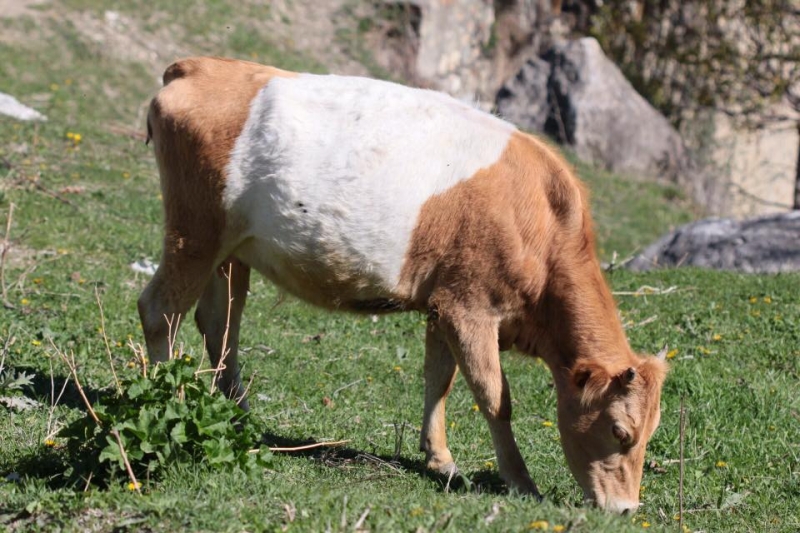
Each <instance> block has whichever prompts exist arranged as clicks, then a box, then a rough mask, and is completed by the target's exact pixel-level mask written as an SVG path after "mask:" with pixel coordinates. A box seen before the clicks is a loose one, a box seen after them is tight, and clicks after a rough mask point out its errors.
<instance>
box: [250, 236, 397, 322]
mask: <svg viewBox="0 0 800 533" xmlns="http://www.w3.org/2000/svg"><path fill="white" fill-rule="evenodd" d="M279 243H280V244H279ZM287 244H288V245H289V246H287ZM292 244H294V246H292ZM234 255H235V256H236V257H237V258H238V259H240V260H241V261H242V262H244V263H246V264H247V265H249V266H250V267H251V268H253V269H255V270H256V271H258V272H259V273H261V274H262V275H263V276H264V277H266V278H267V279H269V280H270V281H272V282H273V283H274V284H275V285H277V286H278V287H280V288H282V289H283V290H286V291H287V292H289V293H291V294H294V295H295V296H297V297H299V298H301V299H303V300H305V301H307V302H309V303H312V304H314V305H318V306H321V307H326V308H331V309H343V310H355V311H358V310H361V311H364V310H367V311H368V310H371V308H372V307H373V306H376V305H378V306H380V305H381V304H380V302H399V301H401V300H404V299H405V295H401V294H399V293H398V292H397V291H396V290H394V288H393V280H392V279H389V278H387V276H386V272H381V271H380V270H379V269H378V268H376V267H375V266H374V265H371V264H370V263H369V262H367V261H365V260H364V258H363V256H361V255H360V254H353V253H352V252H351V253H344V252H343V251H342V250H336V249H334V248H330V247H326V246H324V245H323V244H322V243H318V242H317V243H315V242H313V241H309V240H303V239H301V238H297V239H296V240H294V241H293V242H290V243H287V242H286V241H280V240H279V239H276V238H275V236H274V235H259V236H253V237H250V238H247V239H246V240H245V241H244V242H243V243H242V244H241V245H240V246H239V247H238V248H237V249H236V252H235V253H234ZM375 310H376V311H377V310H379V309H375Z"/></svg>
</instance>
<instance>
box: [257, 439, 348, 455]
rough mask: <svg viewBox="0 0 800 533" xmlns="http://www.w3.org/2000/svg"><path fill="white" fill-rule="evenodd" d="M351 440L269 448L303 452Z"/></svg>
mask: <svg viewBox="0 0 800 533" xmlns="http://www.w3.org/2000/svg"><path fill="white" fill-rule="evenodd" d="M348 442H350V441H349V440H336V441H328V442H315V443H313V444H304V445H303V446H292V447H288V448H287V447H280V446H278V447H274V448H267V449H268V450H269V451H271V452H302V451H303V450H313V449H314V448H324V447H328V446H341V445H342V444H347V443H348ZM260 451H261V448H255V449H252V450H249V453H258V452H260Z"/></svg>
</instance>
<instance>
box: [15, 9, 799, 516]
mask: <svg viewBox="0 0 800 533" xmlns="http://www.w3.org/2000/svg"><path fill="white" fill-rule="evenodd" d="M115 4H117V3H116V2H110V1H109V2H101V1H99V0H70V1H67V2H64V4H63V5H58V6H57V7H56V8H55V9H56V14H55V16H37V17H36V18H35V19H34V18H31V17H28V18H25V17H23V18H17V19H13V20H3V19H0V34H3V35H4V36H5V37H4V38H2V39H0V91H3V92H7V93H11V94H15V95H17V96H18V97H20V99H21V100H22V101H23V102H24V103H27V104H29V105H33V106H34V107H36V108H37V109H39V110H40V111H42V112H44V113H45V114H46V115H47V116H48V117H49V120H48V121H47V122H45V123H37V124H30V123H17V122H15V121H12V120H10V119H7V118H0V222H2V224H0V232H2V235H3V236H4V237H6V238H8V239H9V241H10V242H11V243H12V248H11V251H10V252H9V253H8V254H7V257H6V261H5V264H4V268H3V273H4V278H3V279H4V281H3V287H2V288H3V297H4V298H5V299H6V300H7V304H8V305H7V306H5V307H4V308H2V309H0V349H3V346H6V348H7V350H4V353H3V357H4V361H5V367H6V372H14V373H18V372H26V373H28V374H32V375H33V376H34V377H33V380H32V381H33V383H32V385H30V386H27V387H26V388H25V390H24V393H25V396H27V397H29V398H33V399H36V400H38V401H39V402H41V405H40V406H39V407H36V408H33V409H28V410H24V411H15V410H9V409H6V408H4V407H2V406H0V475H2V477H3V479H5V480H6V481H2V480H0V529H8V530H11V531H23V530H25V531H29V530H42V531H56V530H58V531H86V530H94V531H125V530H146V531H147V530H154V531H175V530H182V529H185V530H205V531H262V530H273V531H278V530H281V531H283V530H297V531H322V530H331V531H352V530H358V529H360V530H372V531H439V530H445V529H447V530H450V531H469V530H474V529H489V530H498V531H522V530H527V529H533V530H549V531H567V530H568V531H587V532H588V531H642V530H643V529H649V530H664V531H667V530H669V531H676V530H678V520H677V519H676V516H677V514H678V511H679V505H680V499H679V492H678V480H679V462H678V458H679V447H680V437H679V406H680V402H681V398H683V399H684V402H685V409H686V414H687V421H686V431H685V438H684V447H685V461H684V470H685V487H684V494H683V506H684V517H683V518H684V525H685V526H686V529H687V530H691V531H758V532H760V531H787V532H789V531H798V530H800V458H799V456H800V397H799V396H798V390H800V387H799V386H800V376H799V374H800V342H798V341H800V339H799V338H798V337H800V291H798V290H797V287H798V285H800V276H796V275H788V276H771V277H767V276H742V275H736V274H726V273H714V272H703V271H696V270H680V271H670V272H656V273H650V274H638V275H634V274H631V273H628V272H624V271H618V270H616V271H613V272H612V274H610V276H609V280H610V282H611V284H612V286H613V289H614V290H615V291H616V292H617V298H618V301H619V305H620V310H621V313H622V316H623V318H624V320H625V323H626V325H627V327H628V332H629V336H630V340H631V344H632V345H633V347H634V348H635V349H637V350H640V351H647V352H654V351H656V350H658V349H659V348H660V347H661V346H662V345H664V344H665V343H668V344H669V346H670V347H671V348H672V351H671V352H670V361H671V365H672V371H671V373H670V376H669V378H668V381H667V383H666V385H665V391H664V397H663V404H662V409H663V416H662V424H661V428H660V429H659V431H658V432H657V433H656V435H655V437H654V438H653V440H652V441H651V444H650V446H649V449H648V455H647V463H648V466H647V468H646V469H645V475H644V479H643V492H642V498H643V503H644V505H643V506H642V508H641V510H640V512H639V513H637V514H636V515H635V516H633V517H616V516H610V515H607V514H604V513H601V512H598V511H596V510H593V509H587V508H584V507H582V506H581V501H580V499H581V495H580V491H579V489H578V487H577V484H576V483H575V481H574V480H573V479H572V477H571V475H570V473H569V471H568V469H567V467H566V463H565V460H564V457H563V453H562V451H561V448H560V444H559V440H558V432H557V429H556V428H555V426H554V425H552V422H553V421H554V417H555V397H554V391H553V388H552V383H551V379H550V376H549V373H548V372H547V370H546V368H545V367H544V366H543V365H542V364H540V363H539V362H538V361H536V360H532V359H528V358H523V357H521V356H518V355H514V354H511V355H507V356H505V360H504V361H505V362H504V365H505V368H506V372H507V374H508V376H509V380H510V382H511V386H512V395H513V398H514V404H515V405H514V409H515V427H516V431H517V437H518V440H519V444H520V448H521V449H522V452H523V455H524V456H525V457H526V458H527V460H528V464H529V467H530V469H531V474H532V475H533V477H534V479H535V480H536V481H537V483H538V484H539V486H540V488H541V489H542V490H543V492H545V494H546V500H545V502H544V503H541V504H540V503H537V502H535V501H531V500H530V499H526V498H520V497H518V496H515V495H509V494H507V493H506V492H505V489H504V486H503V484H502V483H501V482H500V481H499V478H498V477H497V470H496V461H495V458H494V454H493V449H492V446H491V439H490V437H489V434H488V430H487V428H486V427H485V423H484V422H483V420H482V417H481V415H480V413H478V412H476V410H475V409H474V408H473V404H474V402H473V400H472V398H471V396H470V394H469V391H468V390H467V387H466V385H465V384H464V382H463V380H462V379H460V378H459V380H458V381H457V384H456V388H455V390H454V392H453V394H452V395H451V397H450V400H449V402H448V423H449V428H450V429H449V438H450V445H451V449H452V451H453V454H454V456H455V457H456V461H457V462H458V463H459V465H460V468H461V469H462V470H463V471H464V472H465V473H466V475H467V477H468V478H470V479H471V480H472V482H473V485H472V487H471V488H461V489H459V490H454V491H449V492H448V491H445V490H444V487H443V484H442V483H441V482H440V481H439V480H437V479H433V478H431V477H428V476H426V475H425V473H424V471H423V464H422V461H421V454H420V453H419V452H418V451H417V439H418V435H419V424H420V418H421V412H422V391H423V383H422V378H421V375H422V368H421V367H422V337H423V331H424V317H422V316H419V315H414V314H408V315H398V316H387V317H381V318H378V319H376V320H373V319H372V318H370V317H353V316H348V315H340V314H326V313H323V312H320V311H318V310H316V309H313V308H310V307H308V306H307V305H304V304H302V303H300V302H297V301H294V300H292V299H287V300H286V301H283V300H282V299H281V298H280V297H279V295H278V294H277V293H276V291H275V290H274V289H273V288H272V287H271V286H269V285H268V284H266V283H265V282H263V281H262V280H260V279H258V278H255V279H254V282H253V284H252V285H253V286H252V296H251V297H250V299H249V301H248V308H247V310H246V313H245V317H244V320H243V327H242V331H243V334H242V346H243V351H244V352H245V353H244V354H243V355H242V358H241V359H242V361H243V363H244V371H243V372H244V375H245V379H250V378H251V377H252V378H253V380H252V386H251V407H252V411H253V418H252V420H251V421H250V423H251V424H254V425H255V426H256V427H257V428H258V429H259V431H261V432H262V433H263V434H264V442H263V445H265V446H274V445H295V444H301V443H304V442H308V441H311V440H316V441H322V440H348V441H349V442H347V443H346V444H345V445H344V446H342V447H338V448H331V449H323V450H315V451H312V452H307V453H302V454H299V453H293V454H280V453H276V454H275V456H274V457H273V459H272V461H271V464H270V466H269V467H268V468H265V469H264V470H263V472H261V473H260V474H259V475H257V476H255V477H248V476H245V475H244V474H243V473H241V472H236V471H230V472H226V471H222V472H220V471H217V470H212V469H211V468H210V467H209V466H208V465H204V464H194V465H192V464H183V463H180V464H175V465H173V466H171V467H169V468H167V470H166V473H165V474H164V475H163V476H162V477H160V478H158V479H152V480H146V479H145V480H142V485H143V486H142V494H138V493H136V492H135V491H131V490H129V489H128V479H127V478H125V477H124V476H120V477H118V478H112V479H110V480H107V483H104V484H102V485H96V484H89V485H88V487H87V486H86V484H85V483H80V484H74V483H69V482H68V481H67V478H66V477H65V476H64V472H65V471H66V469H67V468H68V467H69V465H70V463H72V462H75V461H76V460H77V458H76V457H71V456H70V455H69V454H68V453H67V451H66V449H65V448H64V447H63V442H60V441H59V439H55V443H51V442H46V441H47V440H48V439H50V438H52V436H53V433H54V431H55V430H56V429H57V428H58V427H61V426H63V425H64V424H66V423H68V422H69V421H71V420H74V419H76V418H78V417H82V416H85V408H84V407H83V404H82V402H81V400H80V398H79V396H78V394H77V391H76V390H75V387H74V386H73V385H72V384H71V382H70V383H69V384H68V387H67V389H66V392H65V394H64V396H63V397H62V399H61V401H60V402H59V404H58V405H57V406H55V407H53V408H51V407H50V403H51V390H52V389H53V388H55V389H56V392H58V390H60V386H61V384H63V383H64V382H65V381H67V379H68V369H67V368H66V366H65V365H64V364H63V363H62V362H61V361H60V360H59V359H58V358H57V357H56V356H55V351H54V349H53V348H52V346H51V344H50V341H51V340H52V342H53V344H54V345H55V346H57V347H58V348H59V349H60V350H63V351H67V352H74V353H75V356H76V359H77V361H78V363H79V369H78V371H79V373H80V376H81V379H82V381H83V384H84V387H86V389H87V391H88V394H89V396H90V398H93V399H94V398H96V397H97V396H98V395H99V394H102V393H103V392H104V391H110V390H112V387H113V378H112V375H111V372H110V369H109V363H108V357H107V355H106V348H105V343H104V339H103V333H105V334H106V335H107V337H108V338H109V340H110V344H111V358H112V361H113V364H114V367H115V368H116V369H117V371H118V372H120V373H121V374H123V375H129V374H132V373H134V372H135V371H136V370H135V369H131V368H129V363H131V362H132V361H133V358H134V354H133V352H132V350H131V349H130V348H129V347H128V346H127V342H128V340H129V339H132V340H133V341H135V342H143V339H142V335H141V329H140V327H139V324H138V316H137V313H136V299H137V297H138V295H139V292H140V291H141V289H142V288H143V286H144V284H145V283H146V282H147V278H146V276H144V275H142V274H137V273H135V272H134V271H133V270H131V269H130V267H129V264H130V263H131V262H133V261H136V260H138V259H141V258H149V259H152V260H155V261H157V260H158V254H159V246H160V239H161V233H160V224H161V203H160V198H159V189H158V179H157V174H156V171H155V168H154V163H153V158H152V154H151V152H150V150H149V149H148V148H146V147H145V146H144V144H143V143H142V139H141V132H142V130H143V117H144V112H145V109H146V105H147V102H148V100H149V98H150V97H151V95H152V93H153V92H154V91H155V90H156V89H157V87H158V85H157V78H158V76H159V75H160V70H161V69H162V68H163V67H164V66H166V65H160V66H159V67H158V68H155V67H154V66H153V64H152V63H153V61H151V60H147V59H145V60H139V59H137V58H136V57H134V56H135V54H131V56H130V57H124V58H120V57H119V56H118V55H114V53H113V50H112V49H111V48H113V47H110V46H103V45H101V44H98V43H97V42H96V41H93V40H92V39H91V37H90V36H88V35H87V33H86V32H84V31H82V29H81V26H80V23H81V21H83V22H86V21H87V20H88V21H89V22H91V21H94V20H102V19H103V16H104V15H103V9H104V8H110V7H111V6H113V5H115ZM169 4H170V6H172V7H170V8H169V9H170V10H172V11H171V12H152V10H151V11H150V12H149V14H148V16H147V17H146V18H145V17H143V16H142V15H141V14H140V13H142V12H147V11H146V6H147V5H149V4H145V3H144V2H131V3H130V4H129V5H130V7H129V8H126V9H124V10H122V11H121V16H122V17H123V20H127V21H129V24H134V23H135V24H136V25H137V26H136V27H137V28H141V29H142V31H144V32H147V35H148V36H158V35H161V34H162V30H165V28H171V27H172V26H171V25H172V24H173V23H171V22H168V21H171V20H174V19H175V17H176V15H178V14H181V15H183V18H182V20H186V21H187V22H186V28H187V29H186V31H185V33H181V32H178V34H179V35H183V37H182V40H181V41H180V42H179V43H178V45H179V48H180V50H188V51H190V52H192V53H195V52H198V53H215V54H221V55H234V56H238V57H246V58H256V59H258V60H260V61H263V62H271V63H275V64H278V65H281V66H284V67H287V68H294V69H311V70H316V71H320V70H324V69H325V66H324V65H321V64H320V63H318V62H317V61H316V60H315V59H314V58H309V57H306V56H305V55H304V54H303V53H302V51H300V52H298V51H295V50H291V49H287V48H285V47H282V46H278V45H277V44H276V43H274V42H273V41H271V40H270V32H269V31H268V29H262V28H259V27H258V26H257V25H255V24H252V23H251V22H250V21H252V20H257V19H258V18H259V17H261V16H264V15H265V13H263V12H261V11H259V10H262V11H263V10H265V9H267V8H264V7H258V4H255V3H254V4H250V3H246V8H242V9H243V11H242V12H241V13H238V12H237V10H238V9H239V8H237V10H234V9H233V7H232V6H234V5H238V4H234V3H233V2H223V1H215V2H207V3H205V5H206V8H205V9H203V10H200V11H198V10H197V9H195V8H193V7H192V6H194V5H195V4H194V3H192V2H173V3H169ZM116 9H119V8H116ZM187 13H188V14H189V15H191V16H186V15H187ZM234 13H238V14H237V16H239V17H240V18H239V19H237V20H239V21H240V25H239V26H236V25H234V26H235V27H234V28H233V29H230V28H228V27H227V26H226V25H227V24H228V21H229V20H230V17H232V16H233V14H234ZM81 17H88V18H81ZM124 17H128V18H124ZM137 17H138V18H137ZM285 23H291V22H290V21H285ZM128 27H130V26H128ZM123 29H124V27H123ZM120 31H122V30H120ZM9 35H17V36H19V38H18V39H16V40H14V42H13V44H11V43H9V38H8V36H9ZM187 36H191V37H187ZM123 43H124V42H123ZM578 171H579V173H580V175H581V176H582V177H583V178H584V179H585V180H587V181H588V182H589V184H590V185H591V187H592V190H593V197H594V212H595V218H596V222H597V230H598V231H597V233H598V239H599V245H600V248H601V250H602V255H603V257H604V258H605V259H610V258H611V257H612V255H613V253H614V252H616V253H617V254H618V255H619V257H622V258H624V257H627V256H628V255H630V254H631V253H632V252H633V251H635V250H636V249H637V248H640V247H641V246H643V245H645V244H647V243H648V242H649V241H651V240H652V239H654V238H655V237H656V236H658V235H659V234H660V233H662V232H664V231H666V230H667V229H669V227H671V226H673V225H676V224H679V223H682V222H684V221H687V220H689V219H690V218H691V216H692V211H691V209H690V208H689V207H688V206H687V205H686V202H685V201H683V200H682V199H681V197H680V195H679V194H678V193H677V192H676V191H675V190H673V189H671V188H668V187H663V186H658V185H653V184H647V183H640V182H635V181H631V180H629V179H626V178H624V177H619V176H615V175H609V174H606V173H602V172H599V171H596V170H594V169H592V168H589V167H586V166H583V165H578ZM12 204H13V205H14V206H15V207H14V209H13V217H12V216H11V205H12ZM8 217H11V218H12V220H11V222H10V232H9V234H8V235H6V220H7V218H8ZM647 287H650V288H652V289H648V288H647ZM95 294H99V296H100V298H101V300H102V305H103V309H104V313H105V325H104V328H101V322H100V313H99V307H98V304H97V301H96V296H95ZM278 302H280V303H279V304H278V305H276V303H278ZM12 338H13V339H14V342H13V344H12V343H10V340H11V339H12ZM179 340H180V342H181V343H182V344H183V346H184V349H185V350H186V352H187V353H188V354H190V355H191V356H193V357H195V358H198V359H199V358H200V355H201V354H200V351H201V346H202V341H201V340H200V338H199V336H198V335H197V333H196V332H195V330H194V328H193V327H187V328H184V329H183V330H182V332H181V335H180V337H179ZM53 444H54V445H53ZM84 489H87V490H84Z"/></svg>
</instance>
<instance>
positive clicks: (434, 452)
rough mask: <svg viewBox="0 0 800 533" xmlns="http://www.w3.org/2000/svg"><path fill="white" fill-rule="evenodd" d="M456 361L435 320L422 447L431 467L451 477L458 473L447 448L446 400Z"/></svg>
mask: <svg viewBox="0 0 800 533" xmlns="http://www.w3.org/2000/svg"><path fill="white" fill-rule="evenodd" d="M456 370H457V367H456V360H455V359H454V358H453V355H452V354H451V353H450V347H449V346H448V345H447V340H446V339H445V337H444V334H443V333H442V331H441V330H440V329H439V328H438V326H437V325H436V323H435V321H434V320H429V321H428V328H427V331H426V333H425V412H424V414H423V416H422V434H421V435H420V443H419V449H420V451H423V452H425V462H426V466H427V467H428V469H429V470H432V471H434V472H438V473H440V474H443V475H446V476H448V477H452V476H454V475H455V474H456V473H457V472H458V468H456V464H455V463H454V462H453V456H452V455H451V454H450V450H449V449H448V448H447V432H446V425H445V401H446V400H447V395H448V394H450V390H451V389H452V388H453V382H454V381H455V378H456Z"/></svg>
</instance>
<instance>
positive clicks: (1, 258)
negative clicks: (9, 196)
mask: <svg viewBox="0 0 800 533" xmlns="http://www.w3.org/2000/svg"><path fill="white" fill-rule="evenodd" d="M12 220H14V204H13V203H11V204H9V206H8V217H6V233H5V235H4V236H3V250H2V252H0V290H2V297H3V305H4V306H5V307H7V308H9V309H13V308H14V306H13V305H12V304H11V302H9V301H8V289H7V288H6V254H7V253H8V247H9V244H8V239H9V236H10V235H11V221H12Z"/></svg>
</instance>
